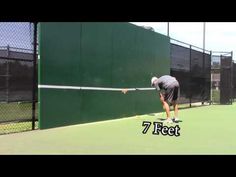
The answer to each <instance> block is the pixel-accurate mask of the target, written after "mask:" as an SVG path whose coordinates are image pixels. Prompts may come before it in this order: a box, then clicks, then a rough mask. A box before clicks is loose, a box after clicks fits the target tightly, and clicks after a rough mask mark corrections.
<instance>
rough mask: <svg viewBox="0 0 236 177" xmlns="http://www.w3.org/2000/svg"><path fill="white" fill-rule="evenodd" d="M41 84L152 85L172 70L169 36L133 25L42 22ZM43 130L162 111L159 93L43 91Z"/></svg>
mask: <svg viewBox="0 0 236 177" xmlns="http://www.w3.org/2000/svg"><path fill="white" fill-rule="evenodd" d="M39 43H40V46H39V51H40V60H39V84H41V85H66V86H88V87H110V88H135V87H150V79H151V77H152V76H161V75H164V74H169V72H170V40H169V38H168V37H167V36H164V35H161V34H158V33H156V32H153V31H150V30H146V29H144V28H141V27H138V26H135V25H133V24H130V23H111V22H107V23H94V22H92V23H75V22H72V23H69V22H66V23H62V22H60V23H49V22H45V23H40V40H39ZM39 104H40V105H39V127H40V128H41V129H45V128H52V127H58V126H65V125H72V124H79V123H87V122H94V121H101V120H108V119H115V118H121V117H126V116H133V115H137V114H145V113H152V112H159V111H161V110H162V106H161V104H160V101H159V98H158V95H157V92H156V91H132V92H128V93H127V94H123V93H122V92H117V91H91V90H80V91H79V90H59V89H45V88H42V89H39Z"/></svg>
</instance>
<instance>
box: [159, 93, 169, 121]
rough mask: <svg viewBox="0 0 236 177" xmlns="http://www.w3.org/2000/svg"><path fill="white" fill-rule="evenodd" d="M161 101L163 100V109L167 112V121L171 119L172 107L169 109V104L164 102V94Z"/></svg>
mask: <svg viewBox="0 0 236 177" xmlns="http://www.w3.org/2000/svg"><path fill="white" fill-rule="evenodd" d="M160 100H161V103H162V106H163V109H164V110H165V111H166V117H167V119H170V107H169V105H168V103H167V102H166V101H165V100H164V97H163V95H162V94H160Z"/></svg>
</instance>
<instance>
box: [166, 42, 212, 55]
mask: <svg viewBox="0 0 236 177" xmlns="http://www.w3.org/2000/svg"><path fill="white" fill-rule="evenodd" d="M170 39H171V41H175V42H178V43H181V44H184V45H187V46H189V48H190V46H191V47H194V48H197V49H200V50H202V51H205V52H209V53H210V52H211V51H210V50H206V49H205V50H204V49H203V48H200V47H197V46H195V45H192V44H189V43H186V42H183V41H180V40H177V39H174V38H170Z"/></svg>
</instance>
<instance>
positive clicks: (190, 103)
mask: <svg viewBox="0 0 236 177" xmlns="http://www.w3.org/2000/svg"><path fill="white" fill-rule="evenodd" d="M191 55H192V45H190V55H189V59H190V60H189V65H190V67H189V71H190V72H189V74H190V84H189V85H190V89H189V90H190V97H189V107H190V108H191V107H192V69H191V65H192V62H191V58H192V56H191Z"/></svg>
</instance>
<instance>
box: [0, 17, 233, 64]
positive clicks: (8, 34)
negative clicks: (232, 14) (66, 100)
mask: <svg viewBox="0 0 236 177" xmlns="http://www.w3.org/2000/svg"><path fill="white" fill-rule="evenodd" d="M131 23H133V24H135V25H138V26H150V27H153V28H154V30H155V31H156V32H158V33H161V34H164V35H167V22H131ZM205 24H206V25H205V27H206V31H205V32H206V33H205V49H207V50H212V51H226V52H231V51H233V56H236V22H206V23H205ZM32 34H33V26H32V24H30V23H27V22H22V23H12V22H11V23H6V22H0V46H7V45H10V46H11V47H19V48H26V49H33V45H32V41H33V35H32ZM169 36H170V37H171V38H174V39H177V40H180V41H183V42H186V43H189V44H192V45H195V46H198V47H200V48H203V22H170V23H169ZM233 59H234V60H236V57H233Z"/></svg>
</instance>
